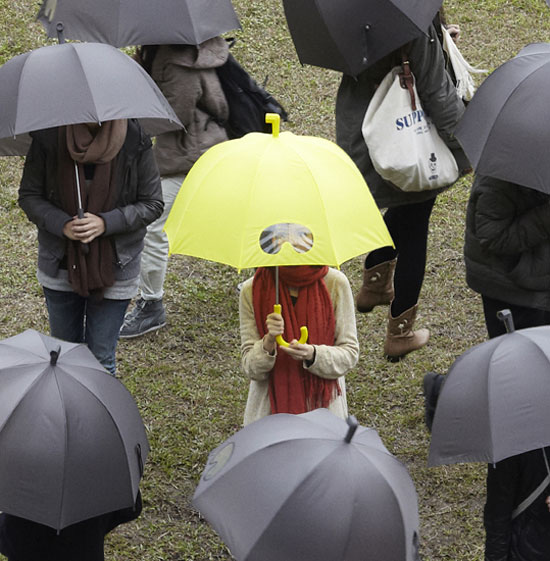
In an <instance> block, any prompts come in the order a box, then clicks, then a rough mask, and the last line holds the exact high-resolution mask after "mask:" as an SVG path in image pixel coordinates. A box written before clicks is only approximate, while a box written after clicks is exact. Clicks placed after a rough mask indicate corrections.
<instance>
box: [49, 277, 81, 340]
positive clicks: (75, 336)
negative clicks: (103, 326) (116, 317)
mask: <svg viewBox="0 0 550 561" xmlns="http://www.w3.org/2000/svg"><path fill="white" fill-rule="evenodd" d="M43 291H44V296H45V298H46V306H47V308H48V319H49V323H50V334H51V336H52V337H56V338H57V339H62V340H63V341H69V342H70V343H83V342H84V317H85V314H86V299H85V298H82V296H79V295H78V294H76V293H75V292H63V291H59V290H51V289H49V288H46V287H43Z"/></svg>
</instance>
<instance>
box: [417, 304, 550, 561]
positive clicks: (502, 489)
mask: <svg viewBox="0 0 550 561" xmlns="http://www.w3.org/2000/svg"><path fill="white" fill-rule="evenodd" d="M499 317H500V318H501V319H502V320H504V322H505V324H506V329H507V330H508V333H505V334H504V335H501V336H499V337H494V338H491V339H489V340H488V341H485V342H483V343H480V344H478V345H476V346H474V347H473V348H471V349H469V350H467V351H466V352H465V353H463V354H462V355H461V356H460V357H459V358H458V359H457V360H456V361H455V362H454V363H453V365H452V366H451V368H450V370H449V372H448V374H447V375H446V376H445V377H443V376H439V379H440V380H443V379H444V380H445V382H444V384H443V385H442V388H441V391H440V394H439V397H438V400H437V407H436V408H435V417H434V419H433V427H432V438H431V443H430V451H429V456H428V465H429V466H435V465H440V464H451V463H458V462H477V461H482V462H487V464H488V465H487V479H486V482H487V497H486V503H485V509H484V515H483V521H484V526H485V531H486V539H485V560H486V561H512V560H513V561H543V560H546V559H549V558H550V512H549V511H548V495H549V493H550V466H549V457H550V456H549V454H550V447H549V442H550V439H549V438H548V430H547V427H548V422H549V417H548V400H549V399H550V383H549V380H550V379H549V377H548V370H549V357H550V347H549V345H548V341H549V340H550V337H549V336H550V327H548V326H541V327H533V328H529V329H522V330H518V331H515V330H514V327H513V322H512V318H511V314H510V311H509V310H502V311H501V313H500V314H499Z"/></svg>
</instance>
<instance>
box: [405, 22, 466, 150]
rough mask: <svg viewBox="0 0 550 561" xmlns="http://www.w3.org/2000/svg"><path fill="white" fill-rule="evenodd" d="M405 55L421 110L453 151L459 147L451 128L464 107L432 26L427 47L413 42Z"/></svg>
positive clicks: (421, 41) (423, 41)
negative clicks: (408, 60)
mask: <svg viewBox="0 0 550 561" xmlns="http://www.w3.org/2000/svg"><path fill="white" fill-rule="evenodd" d="M430 46H432V47H431V48H430ZM436 47H437V48H436ZM407 54H408V55H409V58H410V63H411V70H412V72H413V74H414V75H415V78H416V89H417V90H418V95H419V96H420V100H421V102H422V107H423V108H424V111H426V113H427V114H428V116H429V117H430V118H431V119H432V121H433V123H434V125H435V126H436V128H437V131H438V132H439V135H440V136H441V138H443V140H444V141H445V143H446V144H447V146H448V147H449V148H451V149H453V150H456V149H460V144H459V143H458V140H457V139H456V138H455V137H454V129H455V126H456V123H457V122H458V120H459V119H460V117H461V116H462V114H463V113H464V109H465V107H464V103H463V101H462V100H461V99H460V97H459V95H458V93H457V91H456V88H455V86H454V84H453V81H452V79H451V77H450V75H449V73H448V72H447V70H446V69H445V58H444V54H443V49H442V48H440V47H439V39H438V38H437V33H436V30H435V27H434V26H433V25H432V26H430V29H429V42H428V46H427V45H426V41H425V40H424V39H422V40H416V41H412V42H411V43H410V52H409V53H407Z"/></svg>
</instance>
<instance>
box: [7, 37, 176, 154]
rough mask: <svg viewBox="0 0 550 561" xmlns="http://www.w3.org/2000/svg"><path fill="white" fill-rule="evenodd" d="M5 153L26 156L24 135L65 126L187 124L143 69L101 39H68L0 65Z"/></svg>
mask: <svg viewBox="0 0 550 561" xmlns="http://www.w3.org/2000/svg"><path fill="white" fill-rule="evenodd" d="M0 101H1V103H0V155H3V156H6V155H13V154H26V151H27V149H28V146H29V143H30V138H28V135H25V133H28V132H30V131H35V130H39V129H46V128H50V127H56V126H60V125H68V124H74V123H84V122H103V121H109V120H113V119H124V118H131V117H135V118H139V119H140V121H141V122H142V124H143V126H144V128H145V130H146V132H148V133H149V134H159V133H161V132H165V131H168V130H174V129H178V128H181V127H182V125H181V123H180V121H179V120H178V118H177V116H176V114H175V113H174V111H173V110H172V108H171V107H170V104H169V103H168V101H166V99H165V97H164V96H163V95H162V93H161V91H160V90H159V88H158V87H157V85H156V84H155V83H154V82H153V80H152V79H151V77H150V76H149V75H148V74H147V72H145V70H143V68H142V67H141V66H140V65H139V64H138V63H137V62H135V61H134V60H132V59H131V58H130V57H129V56H128V55H126V54H124V53H123V52H121V51H119V50H118V49H116V48H114V47H112V46H110V45H103V44H100V43H66V44H63V45H51V46H48V47H41V48H39V49H36V50H34V51H30V52H27V53H24V54H22V55H18V56H16V57H14V58H12V59H10V60H8V62H6V63H5V64H4V65H3V66H2V67H0Z"/></svg>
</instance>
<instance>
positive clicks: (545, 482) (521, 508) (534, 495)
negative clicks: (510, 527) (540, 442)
mask: <svg viewBox="0 0 550 561" xmlns="http://www.w3.org/2000/svg"><path fill="white" fill-rule="evenodd" d="M542 454H543V455H544V463H545V464H546V471H547V473H548V475H547V476H546V477H545V478H544V479H543V481H542V482H541V484H540V485H539V486H538V487H537V488H536V489H535V490H534V491H533V492H532V493H531V494H530V495H529V496H528V497H527V498H526V499H525V500H523V501H521V503H519V505H518V506H517V507H516V508H515V509H514V510H513V511H512V520H513V519H514V518H516V517H517V516H519V515H520V514H521V513H522V512H523V511H524V510H525V509H526V508H528V507H530V506H531V505H532V504H533V502H534V501H535V499H536V498H537V497H538V496H539V495H540V494H541V493H542V492H543V491H544V489H546V487H547V486H548V484H549V483H550V468H549V467H548V458H547V457H546V451H545V450H544V448H543V449H542Z"/></svg>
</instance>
